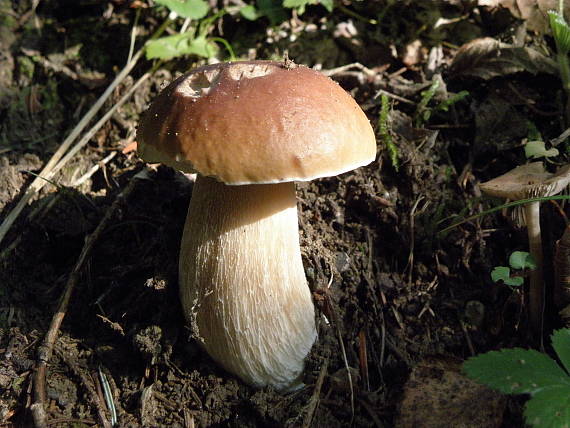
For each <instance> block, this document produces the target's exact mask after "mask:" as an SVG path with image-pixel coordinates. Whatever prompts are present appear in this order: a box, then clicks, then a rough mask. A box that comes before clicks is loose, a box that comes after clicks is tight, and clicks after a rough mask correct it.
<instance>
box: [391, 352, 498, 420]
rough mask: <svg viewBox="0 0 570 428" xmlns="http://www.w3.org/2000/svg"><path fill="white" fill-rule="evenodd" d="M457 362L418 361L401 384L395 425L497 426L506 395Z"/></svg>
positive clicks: (446, 360) (442, 359)
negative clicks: (474, 377)
mask: <svg viewBox="0 0 570 428" xmlns="http://www.w3.org/2000/svg"><path fill="white" fill-rule="evenodd" d="M460 368H461V366H460V364H459V362H457V361H455V360H452V359H448V358H443V357H438V358H429V359H426V360H423V361H422V362H420V363H419V364H418V365H417V366H416V367H415V368H414V369H413V370H412V373H411V375H410V379H409V380H408V381H407V382H406V385H405V386H404V397H403V399H402V403H401V404H400V411H399V414H398V416H397V417H396V420H395V426H396V428H449V427H454V428H482V427H486V428H498V427H500V426H501V423H502V420H503V411H504V409H505V402H506V400H505V398H504V397H503V396H502V395H501V394H499V393H496V392H494V391H492V390H490V389H489V388H487V387H486V386H482V385H479V384H478V383H476V382H474V381H472V380H470V379H468V378H466V377H465V376H463V375H462V374H461V373H460Z"/></svg>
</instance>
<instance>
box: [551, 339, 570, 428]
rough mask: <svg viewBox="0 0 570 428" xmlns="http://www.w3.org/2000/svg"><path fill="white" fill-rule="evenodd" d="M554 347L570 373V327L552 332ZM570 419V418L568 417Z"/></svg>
mask: <svg viewBox="0 0 570 428" xmlns="http://www.w3.org/2000/svg"><path fill="white" fill-rule="evenodd" d="M552 347H553V348H554V350H555V351H556V354H557V355H558V358H560V361H561V362H562V365H563V366H564V368H565V369H566V371H567V372H568V374H570V329H568V328H564V329H561V330H556V331H555V332H554V333H552ZM568 420H569V421H570V419H568Z"/></svg>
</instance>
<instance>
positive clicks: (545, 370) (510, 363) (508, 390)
mask: <svg viewBox="0 0 570 428" xmlns="http://www.w3.org/2000/svg"><path fill="white" fill-rule="evenodd" d="M463 370H464V372H465V373H466V374H467V376H469V377H470V378H472V379H474V380H476V381H478V382H481V383H483V384H485V385H487V386H489V387H491V388H494V389H498V390H499V391H501V392H503V393H505V394H525V393H529V394H534V393H537V392H538V391H540V390H542V389H543V388H547V387H550V386H553V385H566V386H568V387H569V388H570V378H569V377H568V375H567V374H566V373H565V372H564V370H562V368H561V367H560V366H559V365H558V364H556V363H555V362H554V360H552V359H551V358H549V357H548V356H547V355H545V354H542V353H540V352H538V351H534V350H525V349H521V348H514V349H503V350H501V351H492V352H488V353H486V354H481V355H477V356H476V357H472V358H469V359H468V360H467V361H466V362H465V363H464V364H463Z"/></svg>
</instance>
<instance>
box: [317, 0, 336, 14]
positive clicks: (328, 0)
mask: <svg viewBox="0 0 570 428" xmlns="http://www.w3.org/2000/svg"><path fill="white" fill-rule="evenodd" d="M319 3H320V4H321V5H323V7H324V8H325V9H326V10H327V12H329V13H331V12H332V11H333V9H334V0H319Z"/></svg>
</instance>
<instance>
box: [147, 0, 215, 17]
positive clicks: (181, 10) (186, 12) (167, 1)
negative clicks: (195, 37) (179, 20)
mask: <svg viewBox="0 0 570 428" xmlns="http://www.w3.org/2000/svg"><path fill="white" fill-rule="evenodd" d="M155 2H156V3H158V4H161V5H163V6H166V7H167V8H168V9H170V10H171V11H173V12H176V13H177V14H178V15H180V16H181V17H183V18H191V19H201V18H203V17H204V16H206V14H207V13H208V9H209V6H208V3H206V2H205V1H204V0H155Z"/></svg>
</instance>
